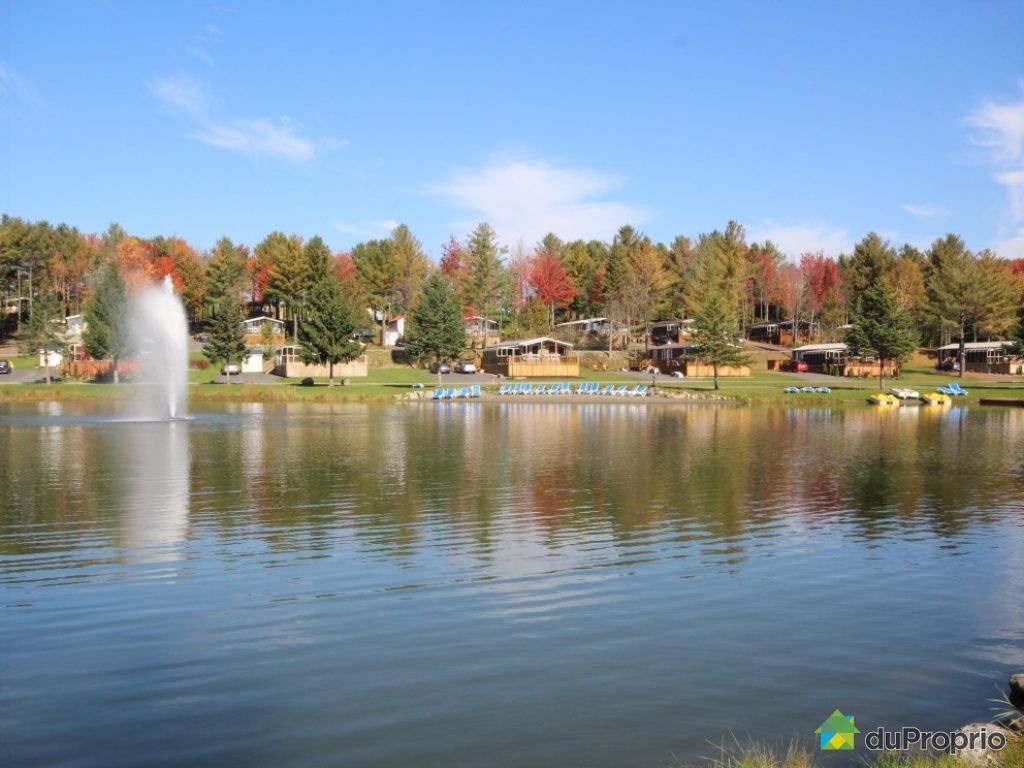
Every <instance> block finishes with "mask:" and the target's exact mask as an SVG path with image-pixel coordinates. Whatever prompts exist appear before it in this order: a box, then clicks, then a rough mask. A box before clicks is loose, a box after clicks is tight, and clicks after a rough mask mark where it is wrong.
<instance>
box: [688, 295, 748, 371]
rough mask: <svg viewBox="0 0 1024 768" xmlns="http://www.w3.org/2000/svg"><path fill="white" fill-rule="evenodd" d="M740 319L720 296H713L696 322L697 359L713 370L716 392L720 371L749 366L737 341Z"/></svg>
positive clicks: (695, 319) (694, 337)
mask: <svg viewBox="0 0 1024 768" xmlns="http://www.w3.org/2000/svg"><path fill="white" fill-rule="evenodd" d="M738 325H739V319H738V318H737V317H736V315H735V314H734V310H730V307H729V304H728V303H727V302H725V301H723V300H722V298H721V297H720V296H717V295H711V296H709V297H708V298H707V300H706V301H705V302H704V305H703V307H702V308H701V310H700V312H699V313H698V314H697V316H696V317H695V318H694V321H693V331H692V339H693V340H694V342H695V343H696V353H695V355H696V357H697V359H698V360H700V361H701V362H702V363H705V364H707V365H710V366H711V370H712V373H713V374H714V382H715V389H718V369H719V368H720V367H725V366H743V365H750V357H749V356H748V355H747V354H746V353H745V352H744V351H743V347H742V346H740V345H739V344H738V343H737V342H736V340H735V334H736V329H737V327H738Z"/></svg>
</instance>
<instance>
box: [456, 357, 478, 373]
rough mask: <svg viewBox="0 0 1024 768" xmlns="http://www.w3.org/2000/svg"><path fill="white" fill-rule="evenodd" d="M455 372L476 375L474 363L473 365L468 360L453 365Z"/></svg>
mask: <svg viewBox="0 0 1024 768" xmlns="http://www.w3.org/2000/svg"><path fill="white" fill-rule="evenodd" d="M455 372H456V373H476V363H473V362H471V361H469V360H459V362H458V363H456V364H455Z"/></svg>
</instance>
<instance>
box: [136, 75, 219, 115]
mask: <svg viewBox="0 0 1024 768" xmlns="http://www.w3.org/2000/svg"><path fill="white" fill-rule="evenodd" d="M148 85H149V90H150V91H152V93H153V95H154V96H156V97H157V98H158V99H160V101H162V102H163V103H164V106H166V107H167V108H168V109H170V110H171V111H173V112H183V113H185V114H186V115H189V116H190V117H193V118H195V119H197V120H202V119H204V115H205V114H206V102H207V97H206V89H205V88H204V87H203V86H202V85H201V84H200V83H198V82H197V81H195V80H193V79H192V78H191V77H189V76H188V75H185V74H181V73H179V74H176V75H168V76H167V77H161V78H158V79H156V80H154V81H153V82H151V83H148Z"/></svg>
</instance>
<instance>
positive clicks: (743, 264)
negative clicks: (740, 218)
mask: <svg viewBox="0 0 1024 768" xmlns="http://www.w3.org/2000/svg"><path fill="white" fill-rule="evenodd" d="M696 251H697V252H696V255H695V257H694V261H693V269H692V270H691V273H690V276H689V280H688V284H687V301H688V303H689V306H690V309H691V311H693V312H694V313H695V314H700V312H701V310H702V309H703V307H704V304H705V303H707V302H708V301H709V300H710V299H711V298H712V297H718V298H719V299H720V300H721V301H722V303H723V308H724V311H725V312H726V314H727V315H728V316H730V317H735V318H736V321H737V324H740V323H741V321H742V318H743V316H744V314H745V307H744V305H745V297H746V285H747V277H748V274H749V271H750V265H749V262H748V261H747V245H746V232H745V231H744V229H743V227H742V226H740V225H739V224H737V223H736V222H735V221H730V222H729V223H728V225H726V228H725V231H724V232H720V231H718V230H715V231H714V232H711V233H710V234H702V235H701V236H700V238H699V239H698V241H697V249H696Z"/></svg>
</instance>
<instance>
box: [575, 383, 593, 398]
mask: <svg viewBox="0 0 1024 768" xmlns="http://www.w3.org/2000/svg"><path fill="white" fill-rule="evenodd" d="M589 389H590V384H588V383H587V382H585V381H581V382H580V385H579V386H578V387H576V394H577V395H585V394H587V392H588V391H589Z"/></svg>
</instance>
